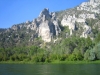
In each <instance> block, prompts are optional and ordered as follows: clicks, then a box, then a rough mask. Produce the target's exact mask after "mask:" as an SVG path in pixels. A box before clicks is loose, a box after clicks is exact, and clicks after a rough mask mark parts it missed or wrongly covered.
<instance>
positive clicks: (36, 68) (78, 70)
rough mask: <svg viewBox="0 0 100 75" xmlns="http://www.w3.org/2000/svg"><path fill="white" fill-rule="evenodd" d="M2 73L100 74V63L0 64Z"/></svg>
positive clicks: (47, 74) (5, 74) (15, 74)
mask: <svg viewBox="0 0 100 75" xmlns="http://www.w3.org/2000/svg"><path fill="white" fill-rule="evenodd" d="M0 75H100V64H75V65H74V64H45V65H40V64H39V65H35V64H0Z"/></svg>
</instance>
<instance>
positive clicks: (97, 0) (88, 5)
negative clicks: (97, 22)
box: [77, 0, 100, 13]
mask: <svg viewBox="0 0 100 75" xmlns="http://www.w3.org/2000/svg"><path fill="white" fill-rule="evenodd" d="M99 5H100V0H90V1H89V2H83V3H82V4H81V5H80V6H79V7H77V10H86V11H91V12H94V13H100V9H99V7H98V6H99Z"/></svg>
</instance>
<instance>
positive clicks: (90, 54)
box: [84, 50, 96, 61]
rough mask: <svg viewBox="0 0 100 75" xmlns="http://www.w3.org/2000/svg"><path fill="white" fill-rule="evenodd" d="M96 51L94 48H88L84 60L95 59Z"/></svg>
mask: <svg viewBox="0 0 100 75" xmlns="http://www.w3.org/2000/svg"><path fill="white" fill-rule="evenodd" d="M95 58H96V57H95V52H94V51H93V50H87V51H86V52H85V54H84V60H90V61H93V60H95Z"/></svg>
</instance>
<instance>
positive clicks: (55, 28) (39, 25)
mask: <svg viewBox="0 0 100 75" xmlns="http://www.w3.org/2000/svg"><path fill="white" fill-rule="evenodd" d="M29 28H31V29H32V30H35V31H36V33H37V34H38V37H41V38H42V40H44V41H45V42H50V41H51V40H52V38H53V37H54V36H58V34H59V33H60V32H61V29H60V27H59V24H58V20H57V19H56V17H55V13H51V14H50V13H49V9H46V8H45V9H44V10H43V11H41V13H40V15H39V17H38V18H37V19H34V20H33V22H32V24H29V25H28V26H27V29H29Z"/></svg>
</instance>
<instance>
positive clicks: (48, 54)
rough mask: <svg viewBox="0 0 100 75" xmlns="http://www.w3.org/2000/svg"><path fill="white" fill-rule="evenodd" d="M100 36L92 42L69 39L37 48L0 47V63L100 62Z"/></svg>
mask: <svg viewBox="0 0 100 75" xmlns="http://www.w3.org/2000/svg"><path fill="white" fill-rule="evenodd" d="M99 41H100V34H98V35H97V36H96V38H95V40H94V41H92V40H91V39H90V38H89V37H88V38H86V39H85V38H79V37H73V36H72V37H70V38H66V39H60V40H59V41H57V42H55V43H52V42H51V43H43V45H42V48H41V47H39V46H33V45H31V46H19V47H18V46H17V47H8V48H5V47H1V48H0V61H25V62H27V61H32V62H53V61H55V60H59V61H79V60H81V61H82V60H88V61H93V60H100V42H99Z"/></svg>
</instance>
